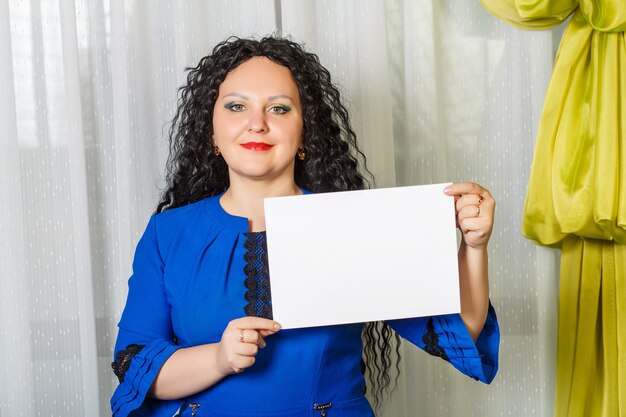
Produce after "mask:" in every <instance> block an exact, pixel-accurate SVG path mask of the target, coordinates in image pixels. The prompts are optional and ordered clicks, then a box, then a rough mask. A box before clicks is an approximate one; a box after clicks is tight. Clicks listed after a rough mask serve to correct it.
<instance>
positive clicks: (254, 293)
mask: <svg viewBox="0 0 626 417" xmlns="http://www.w3.org/2000/svg"><path fill="white" fill-rule="evenodd" d="M245 235H246V241H245V242H244V245H243V246H244V248H246V253H245V255H244V259H245V261H246V265H245V266H244V272H245V273H246V280H245V281H244V285H245V286H246V288H247V289H248V291H246V301H247V302H248V304H247V305H246V306H245V308H244V312H245V313H246V315H247V316H256V317H264V318H266V319H271V318H272V296H271V292H270V274H269V267H268V263H267V240H266V235H265V232H254V233H246V234H245Z"/></svg>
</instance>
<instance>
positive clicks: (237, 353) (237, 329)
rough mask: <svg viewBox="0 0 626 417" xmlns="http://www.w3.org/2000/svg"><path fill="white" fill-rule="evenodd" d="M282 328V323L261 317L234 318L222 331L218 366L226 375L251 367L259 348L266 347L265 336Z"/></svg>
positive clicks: (218, 349)
mask: <svg viewBox="0 0 626 417" xmlns="http://www.w3.org/2000/svg"><path fill="white" fill-rule="evenodd" d="M278 330H280V324H278V323H277V322H275V321H273V320H269V319H264V318H261V317H251V316H248V317H242V318H239V319H235V320H232V321H231V322H230V323H228V326H226V329H225V330H224V332H223V333H222V340H221V341H220V343H219V345H218V348H217V357H216V362H217V367H218V369H219V371H220V372H221V373H223V374H224V375H230V374H238V373H240V372H241V371H243V370H244V369H246V368H249V367H251V366H252V365H253V364H254V362H255V360H256V354H257V352H258V351H259V348H261V349H262V348H264V347H265V337H267V336H270V335H273V334H274V333H276V332H277V331H278Z"/></svg>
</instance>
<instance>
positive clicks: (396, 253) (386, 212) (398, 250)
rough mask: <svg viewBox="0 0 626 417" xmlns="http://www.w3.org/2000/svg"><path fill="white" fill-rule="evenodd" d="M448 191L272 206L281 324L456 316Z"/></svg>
mask: <svg viewBox="0 0 626 417" xmlns="http://www.w3.org/2000/svg"><path fill="white" fill-rule="evenodd" d="M446 185H448V184H435V185H423V186H411V187H399V188H387V189H378V190H365V191H348V192H339V193H326V194H309V195H303V196H294V197H278V198H269V199H265V221H266V230H267V246H268V262H269V271H270V283H271V292H272V308H273V314H274V319H275V320H277V321H278V322H279V323H281V324H282V326H283V328H298V327H311V326H322V325H333V324H344V323H357V322H368V321H376V320H388V319H398V318H408V317H420V316H430V315H437V314H447V313H458V312H459V311H460V296H459V278H458V276H459V275H458V266H457V255H456V251H457V245H456V226H455V214H454V198H453V197H450V196H446V195H445V194H444V193H443V189H444V188H445V186H446Z"/></svg>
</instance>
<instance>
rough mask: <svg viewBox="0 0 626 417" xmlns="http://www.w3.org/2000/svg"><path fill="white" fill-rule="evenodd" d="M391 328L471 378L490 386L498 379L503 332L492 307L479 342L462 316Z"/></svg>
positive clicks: (396, 324)
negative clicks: (472, 335) (495, 378)
mask: <svg viewBox="0 0 626 417" xmlns="http://www.w3.org/2000/svg"><path fill="white" fill-rule="evenodd" d="M387 324H388V325H389V326H391V328H392V329H394V330H395V331H396V332H398V334H399V335H400V336H402V337H403V338H405V339H407V340H409V341H410V342H411V343H413V344H414V345H416V346H418V347H419V348H421V349H423V350H424V351H426V352H427V353H429V354H431V355H433V356H439V357H440V358H442V359H444V360H446V361H448V362H450V363H451V364H452V365H453V366H454V367H455V368H456V369H458V370H459V371H461V372H462V373H464V374H465V375H467V376H469V377H470V378H474V379H475V380H477V381H482V382H484V383H485V384H489V383H491V381H492V380H493V378H494V377H495V376H496V372H497V371H498V347H499V345H500V329H499V327H498V319H497V317H496V312H495V310H494V309H493V306H492V305H491V304H489V312H488V314H487V320H486V321H485V326H484V327H483V330H482V331H481V332H480V335H479V336H478V339H477V340H476V342H474V340H473V339H472V337H471V336H470V334H469V332H468V330H467V327H465V323H463V320H461V316H460V315H458V314H446V315H441V316H433V317H420V318H415V319H402V320H390V321H387Z"/></svg>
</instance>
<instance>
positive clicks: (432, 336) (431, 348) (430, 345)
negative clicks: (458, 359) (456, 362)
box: [422, 318, 450, 362]
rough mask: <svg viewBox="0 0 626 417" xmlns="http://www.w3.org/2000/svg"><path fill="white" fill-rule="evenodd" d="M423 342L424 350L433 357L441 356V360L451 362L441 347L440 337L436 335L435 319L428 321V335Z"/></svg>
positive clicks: (425, 334) (425, 335)
mask: <svg viewBox="0 0 626 417" xmlns="http://www.w3.org/2000/svg"><path fill="white" fill-rule="evenodd" d="M422 341H423V342H424V345H425V346H424V350H425V351H426V352H427V353H429V354H431V355H433V356H439V357H440V358H441V359H444V360H446V361H448V362H450V359H448V355H446V351H445V350H443V348H442V347H441V346H439V337H438V336H437V333H435V326H434V325H433V319H432V318H430V319H428V322H427V323H426V333H424V336H422Z"/></svg>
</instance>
